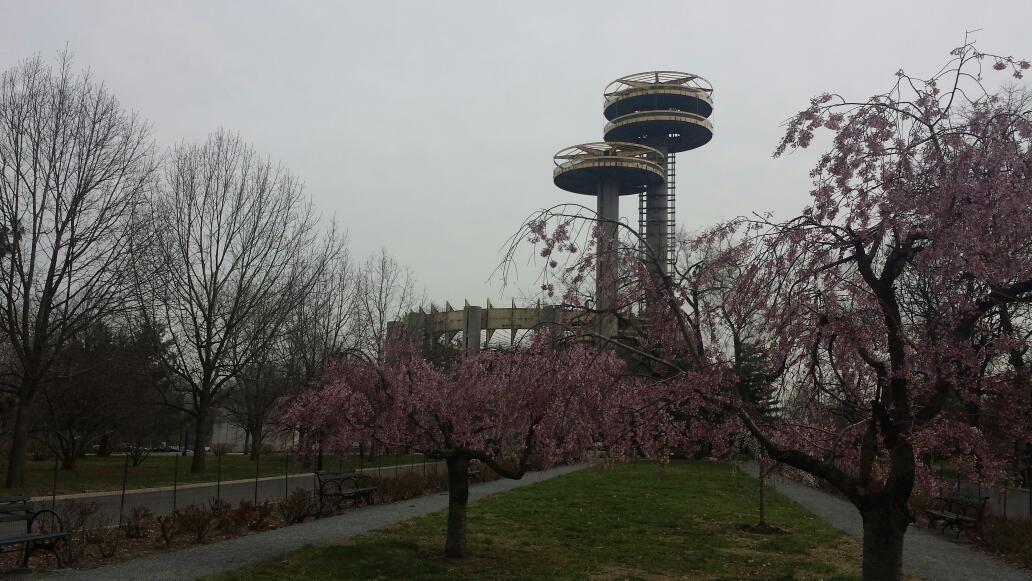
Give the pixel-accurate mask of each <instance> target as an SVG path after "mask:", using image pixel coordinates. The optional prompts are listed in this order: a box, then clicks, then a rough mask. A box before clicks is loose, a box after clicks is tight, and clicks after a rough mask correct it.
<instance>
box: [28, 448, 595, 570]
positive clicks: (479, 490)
mask: <svg viewBox="0 0 1032 581" xmlns="http://www.w3.org/2000/svg"><path fill="white" fill-rule="evenodd" d="M586 466H587V465H585V464H577V465H573V466H561V467H559V468H553V469H551V470H547V471H544V472H532V473H529V474H527V475H526V476H524V477H523V479H521V480H507V479H502V480H495V481H493V482H487V483H484V484H474V485H472V486H471V487H470V500H476V499H478V498H483V497H485V496H490V495H492V494H497V493H499V492H503V491H506V490H511V489H513V488H519V487H522V486H529V485H531V484H534V483H537V482H541V481H543V480H548V479H550V478H554V477H556V476H560V475H562V474H567V473H569V472H573V471H575V470H580V469H582V468H585V467H586ZM447 506H448V493H446V492H445V493H440V494H434V495H431V496H424V497H420V498H414V499H412V500H408V501H405V502H397V503H393V504H381V505H376V506H369V507H363V508H358V509H353V510H348V511H347V512H345V513H344V514H342V515H339V516H335V517H330V518H324V519H319V520H315V521H311V522H307V523H304V524H300V525H294V526H290V527H284V528H281V529H276V530H272V531H267V532H264V533H257V534H253V535H248V536H246V537H239V538H236V539H230V540H226V541H220V542H217V543H211V544H209V545H199V546H197V547H193V548H190V549H184V550H181V551H172V552H168V553H157V554H153V555H148V556H146V557H141V558H139V559H133V560H130V561H125V562H122V563H116V564H113V565H109V566H106V567H99V568H97V569H89V570H81V571H76V570H63V571H45V572H41V573H35V574H22V575H16V576H12V577H11V579H17V580H18V581H26V580H29V579H60V580H66V579H67V580H71V579H75V580H81V581H109V580H110V581H115V580H118V581H132V580H147V581H166V580H167V581H179V580H184V579H197V578H200V577H204V576H207V575H214V574H216V573H221V572H223V571H230V570H233V569H239V568H240V567H244V566H247V565H250V564H253V563H257V562H260V561H265V560H268V559H272V558H274V557H277V556H279V555H282V554H285V553H289V552H290V551H294V550H297V549H300V548H302V547H304V546H306V545H327V544H331V543H334V542H337V541H340V540H342V539H346V538H349V537H352V536H355V535H358V534H361V533H364V532H367V531H371V530H375V529H379V528H383V527H385V526H389V525H393V524H396V523H399V522H403V521H406V520H409V519H413V518H416V517H419V516H423V515H425V514H429V513H432V512H437V511H439V510H443V509H445V508H447ZM442 534H443V533H442ZM442 538H443V537H442Z"/></svg>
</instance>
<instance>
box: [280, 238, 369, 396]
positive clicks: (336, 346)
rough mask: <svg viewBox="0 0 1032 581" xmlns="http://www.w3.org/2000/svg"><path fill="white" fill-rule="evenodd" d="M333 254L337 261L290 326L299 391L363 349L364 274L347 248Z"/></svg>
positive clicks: (289, 345)
mask: <svg viewBox="0 0 1032 581" xmlns="http://www.w3.org/2000/svg"><path fill="white" fill-rule="evenodd" d="M332 254H333V255H334V258H333V260H331V261H330V263H329V264H328V265H327V268H326V269H325V271H324V272H323V273H322V274H321V276H319V277H318V278H317V279H316V280H315V281H314V283H313V284H312V288H311V292H310V293H309V294H308V296H307V298H306V300H305V301H303V302H302V303H301V305H300V306H299V308H297V309H296V310H295V311H294V313H293V316H292V317H291V320H290V323H289V326H288V332H287V334H286V343H287V344H286V348H287V351H288V353H289V357H288V358H287V362H286V364H287V365H288V367H289V370H288V376H289V377H290V378H291V380H292V382H293V383H294V384H295V385H296V386H297V387H298V388H303V387H304V386H305V385H307V384H308V383H309V382H311V381H312V380H314V379H316V378H317V377H318V376H319V375H321V374H322V372H323V370H324V369H325V368H326V365H327V364H328V363H329V362H330V360H331V359H333V358H334V357H338V356H340V355H341V354H343V353H345V352H346V351H348V350H349V349H357V348H360V347H361V346H362V343H361V336H360V333H361V329H362V328H363V327H362V321H363V311H362V310H361V309H360V308H361V306H362V303H361V302H360V298H361V297H362V294H361V293H360V290H361V278H360V276H361V274H362V273H361V272H360V271H358V270H357V269H356V267H355V264H354V262H352V260H351V255H350V254H349V253H348V252H347V251H346V249H341V250H340V251H337V252H333V253H332Z"/></svg>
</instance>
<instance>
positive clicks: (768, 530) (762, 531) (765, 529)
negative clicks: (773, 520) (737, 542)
mask: <svg viewBox="0 0 1032 581" xmlns="http://www.w3.org/2000/svg"><path fill="white" fill-rule="evenodd" d="M738 530H740V531H743V532H746V533H749V534H753V535H786V534H788V532H787V531H786V530H785V529H782V528H778V527H772V526H770V525H739V527H738Z"/></svg>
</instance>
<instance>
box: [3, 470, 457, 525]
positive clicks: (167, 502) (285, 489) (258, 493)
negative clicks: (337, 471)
mask: <svg viewBox="0 0 1032 581" xmlns="http://www.w3.org/2000/svg"><path fill="white" fill-rule="evenodd" d="M330 468H331V469H332V467H330ZM433 470H438V471H441V472H443V471H444V470H445V467H444V463H443V462H427V463H425V464H423V463H418V464H407V465H403V466H384V467H378V468H366V469H364V470H361V472H363V473H365V474H369V475H373V476H375V475H378V474H379V475H383V476H392V475H396V474H401V473H404V472H406V471H417V472H423V471H426V472H430V471H433ZM295 488H307V489H309V490H312V491H313V492H314V491H315V489H316V479H315V475H314V474H312V473H308V474H291V475H290V476H289V477H287V476H279V477H267V478H260V479H258V481H257V484H256V482H255V480H254V479H251V480H244V481H240V480H237V481H232V482H223V483H221V484H216V483H214V482H210V483H197V484H184V485H181V486H179V487H177V488H176V489H175V490H173V488H172V487H163V488H145V489H141V490H128V491H126V493H125V498H124V500H123V498H122V494H121V492H97V493H88V494H69V495H62V496H58V497H57V498H56V501H54V500H52V499H51V497H49V496H45V497H34V498H33V501H34V502H33V505H34V508H35V509H36V510H39V509H44V508H51V507H52V506H54V505H55V504H56V505H57V507H58V508H60V507H61V505H62V504H63V502H64V501H65V500H69V499H74V500H78V501H82V502H96V503H97V506H98V508H99V511H98V514H99V515H100V517H101V518H104V519H106V520H108V521H109V522H111V523H112V524H114V523H117V522H119V517H120V515H127V514H128V513H129V511H131V510H132V509H133V508H134V507H137V506H142V507H146V508H148V509H150V511H151V512H152V513H153V514H154V516H158V515H162V514H168V513H171V512H172V511H174V510H175V509H176V508H183V507H185V506H189V505H191V504H207V503H208V502H210V501H211V500H212V499H215V498H222V499H223V500H226V501H228V502H231V503H234V504H235V503H237V502H239V501H241V500H248V501H254V500H256V499H257V501H258V502H262V501H265V500H269V501H279V500H283V497H284V496H285V495H286V494H288V493H289V492H290V491H291V490H294V489H295ZM58 512H61V511H60V510H58ZM24 526H25V525H24V524H23V523H3V524H2V525H0V533H8V532H16V531H18V530H21V531H24Z"/></svg>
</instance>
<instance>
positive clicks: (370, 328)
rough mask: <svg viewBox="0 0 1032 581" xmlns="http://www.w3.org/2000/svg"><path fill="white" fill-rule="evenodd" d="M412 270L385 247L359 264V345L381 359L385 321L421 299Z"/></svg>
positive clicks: (417, 304)
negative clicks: (360, 338)
mask: <svg viewBox="0 0 1032 581" xmlns="http://www.w3.org/2000/svg"><path fill="white" fill-rule="evenodd" d="M423 299H424V297H423V294H422V293H419V292H418V291H417V290H416V280H415V276H414V275H413V274H412V270H411V269H409V268H408V267H406V266H403V265H402V264H401V263H400V262H398V260H397V259H396V258H394V256H393V255H391V253H390V252H388V251H387V248H381V249H380V250H379V251H378V252H377V253H376V254H374V255H372V256H370V257H369V258H368V259H367V260H366V261H365V263H364V264H363V265H362V271H361V273H360V277H359V285H358V311H359V315H360V317H361V320H360V329H361V330H360V333H361V336H362V342H363V344H362V348H363V349H364V350H365V351H366V352H368V353H369V355H370V356H373V357H375V358H376V360H377V361H382V360H383V356H384V344H385V343H386V341H387V323H389V322H391V321H399V320H402V319H403V318H404V316H405V315H406V314H407V313H409V312H411V311H412V310H413V309H415V308H417V307H418V306H419V305H420V304H421V303H422V302H423Z"/></svg>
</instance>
